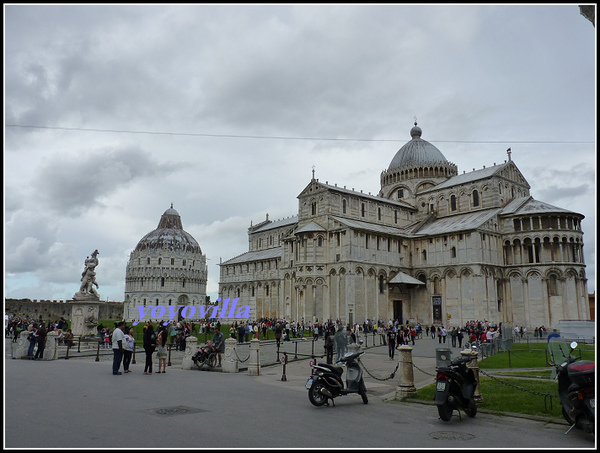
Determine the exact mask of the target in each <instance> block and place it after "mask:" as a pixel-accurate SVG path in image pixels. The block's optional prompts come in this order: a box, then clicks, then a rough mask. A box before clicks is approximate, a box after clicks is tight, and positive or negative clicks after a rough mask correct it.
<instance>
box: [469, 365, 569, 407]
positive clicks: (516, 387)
mask: <svg viewBox="0 0 600 453" xmlns="http://www.w3.org/2000/svg"><path fill="white" fill-rule="evenodd" d="M479 373H481V374H483V375H484V376H486V377H489V378H491V379H493V380H494V381H496V382H499V383H500V384H503V385H506V386H508V387H512V388H514V389H515V390H521V391H523V392H527V393H531V394H533V395H538V396H543V397H544V406H545V407H544V408H545V409H546V412H552V398H558V397H559V396H558V395H555V394H551V393H544V392H538V391H536V390H531V389H527V388H525V387H521V386H519V385H515V384H510V383H508V382H505V381H503V380H501V379H499V378H497V377H496V376H492V375H490V374H487V373H486V372H485V371H483V370H482V369H481V368H480V369H479ZM548 401H550V408H548Z"/></svg>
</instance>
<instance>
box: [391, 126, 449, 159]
mask: <svg viewBox="0 0 600 453" xmlns="http://www.w3.org/2000/svg"><path fill="white" fill-rule="evenodd" d="M422 133H423V131H422V130H421V128H420V127H418V126H417V123H415V126H414V127H413V128H412V129H411V130H410V136H411V137H412V140H410V141H409V142H408V143H406V144H405V145H404V146H403V147H402V148H400V149H399V150H398V152H397V153H396V155H395V156H394V158H393V159H392V161H391V162H390V166H389V167H388V170H392V169H394V168H399V167H418V166H428V165H439V164H447V163H448V160H447V159H446V158H445V157H444V155H443V154H442V152H441V151H440V150H439V149H437V148H436V147H435V146H433V145H432V144H431V143H429V142H428V141H426V140H423V139H422V138H421V134H422Z"/></svg>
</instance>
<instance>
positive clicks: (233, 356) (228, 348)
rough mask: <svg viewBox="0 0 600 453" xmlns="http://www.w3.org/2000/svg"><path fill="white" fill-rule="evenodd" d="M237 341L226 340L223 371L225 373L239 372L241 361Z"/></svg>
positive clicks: (232, 339)
mask: <svg viewBox="0 0 600 453" xmlns="http://www.w3.org/2000/svg"><path fill="white" fill-rule="evenodd" d="M236 343H237V340H236V339H235V338H227V339H226V340H225V354H224V357H223V363H222V365H223V366H222V367H221V371H222V372H223V373H237V372H238V371H239V366H240V364H239V361H238V357H237V352H236V350H235V345H236Z"/></svg>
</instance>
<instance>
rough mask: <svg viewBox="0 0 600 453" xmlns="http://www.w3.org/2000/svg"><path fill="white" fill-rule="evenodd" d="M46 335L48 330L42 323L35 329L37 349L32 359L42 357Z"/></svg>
mask: <svg viewBox="0 0 600 453" xmlns="http://www.w3.org/2000/svg"><path fill="white" fill-rule="evenodd" d="M46 335H48V331H47V330H46V327H45V326H44V324H43V323H42V325H41V326H40V328H39V329H38V331H37V351H36V352H35V357H34V358H33V360H38V359H43V358H44V349H45V348H46Z"/></svg>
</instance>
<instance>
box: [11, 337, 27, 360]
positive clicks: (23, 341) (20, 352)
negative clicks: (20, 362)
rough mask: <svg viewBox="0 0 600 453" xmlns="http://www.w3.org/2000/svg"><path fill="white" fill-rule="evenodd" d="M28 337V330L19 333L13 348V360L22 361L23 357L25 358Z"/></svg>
mask: <svg viewBox="0 0 600 453" xmlns="http://www.w3.org/2000/svg"><path fill="white" fill-rule="evenodd" d="M28 335H29V331H28V330H23V331H22V332H20V333H19V337H18V338H17V343H16V345H15V346H14V347H13V356H12V357H13V359H22V358H23V357H26V356H27V349H29V340H28V339H27V336H28Z"/></svg>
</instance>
